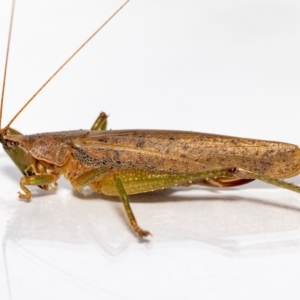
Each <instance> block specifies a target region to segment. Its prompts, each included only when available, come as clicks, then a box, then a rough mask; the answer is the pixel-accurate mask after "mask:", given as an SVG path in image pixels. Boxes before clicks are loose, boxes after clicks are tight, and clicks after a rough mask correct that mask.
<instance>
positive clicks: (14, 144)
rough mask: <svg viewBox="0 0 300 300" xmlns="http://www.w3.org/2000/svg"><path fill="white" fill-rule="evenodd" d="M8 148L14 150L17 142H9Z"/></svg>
mask: <svg viewBox="0 0 300 300" xmlns="http://www.w3.org/2000/svg"><path fill="white" fill-rule="evenodd" d="M6 146H7V148H9V149H12V148H14V147H15V146H16V142H12V141H7V143H6Z"/></svg>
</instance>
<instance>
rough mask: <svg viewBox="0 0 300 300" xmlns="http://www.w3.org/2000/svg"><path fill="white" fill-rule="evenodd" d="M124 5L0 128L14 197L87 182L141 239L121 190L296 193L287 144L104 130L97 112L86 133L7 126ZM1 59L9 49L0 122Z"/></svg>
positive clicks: (298, 155) (299, 159)
mask: <svg viewBox="0 0 300 300" xmlns="http://www.w3.org/2000/svg"><path fill="white" fill-rule="evenodd" d="M128 2H129V1H126V2H125V3H124V4H123V5H122V6H121V7H120V8H119V9H118V10H117V11H116V12H115V13H114V14H113V15H112V16H111V17H110V18H109V19H108V20H107V21H106V22H105V23H104V24H103V25H101V26H100V27H99V28H98V29H97V30H96V32H95V33H94V34H93V35H91V37H89V38H88V39H87V41H86V42H84V43H83V44H82V46H81V47H80V48H79V49H78V50H76V51H75V53H74V54H73V55H71V57H70V58H69V59H68V60H67V61H66V62H65V63H64V64H63V65H62V66H61V67H60V68H59V69H58V70H57V71H56V72H55V73H54V74H53V75H52V76H51V77H50V79H49V80H48V81H46V83H45V84H44V85H43V86H42V87H41V88H40V89H39V90H38V91H37V92H36V93H35V94H34V95H33V97H32V98H30V99H29V100H28V101H27V102H26V103H25V105H24V106H23V107H22V108H21V109H20V110H19V112H18V113H17V114H16V115H15V116H14V117H13V118H12V120H11V121H10V122H9V123H8V125H6V126H5V127H3V128H1V127H0V128H1V131H0V142H1V143H2V145H3V148H4V150H5V152H6V153H7V154H8V155H9V157H10V158H11V159H12V160H13V162H14V163H15V164H16V166H17V167H18V168H19V169H20V171H21V172H22V174H23V176H22V177H21V179H20V187H21V192H19V197H20V198H21V199H23V200H25V201H29V200H30V198H31V192H30V190H29V189H28V186H30V185H33V186H38V187H40V188H41V189H45V190H48V189H52V190H55V189H56V187H57V181H58V179H59V178H60V176H61V175H64V176H65V177H66V178H67V179H68V180H69V181H70V183H71V184H72V186H73V187H74V188H75V189H76V190H78V191H80V190H81V189H82V188H83V187H85V186H89V187H90V188H91V189H92V190H94V191H96V192H98V193H103V194H106V195H112V196H119V198H120V200H121V202H122V203H123V205H124V208H125V212H126V214H127V217H128V220H129V223H130V225H131V227H132V229H133V231H134V232H135V233H136V234H137V235H138V236H139V237H146V236H148V235H149V234H150V233H149V231H147V230H143V229H142V228H141V227H140V226H139V225H138V223H137V221H136V219H135V217H134V214H133V212H132V209H131V206H130V202H129V198H128V195H131V194H138V193H144V192H149V191H154V190H159V189H166V188H171V187H173V186H189V185H192V184H197V185H204V186H209V187H233V186H238V185H243V184H246V183H249V182H251V181H253V180H255V179H258V180H261V181H264V182H266V183H269V184H273V185H276V186H278V187H281V188H285V189H289V190H291V191H295V192H297V193H300V187H298V186H296V185H294V184H291V183H288V182H285V181H283V180H282V179H284V178H289V177H292V176H295V175H297V174H300V149H299V147H297V146H296V145H292V144H288V143H281V142H273V141H264V140H255V139H247V138H239V137H230V136H222V135H214V134H207V133H198V132H184V131H166V130H109V131H106V130H105V129H106V127H107V115H106V114H105V113H104V112H102V113H101V114H100V115H99V117H98V118H97V119H96V121H95V123H94V124H93V125H92V127H91V129H90V130H76V131H62V132H52V133H38V134H33V135H22V134H21V133H20V132H19V131H17V130H15V129H13V128H11V124H12V123H13V121H14V120H15V119H16V118H17V116H18V115H19V114H20V113H21V112H22V111H23V110H24V109H25V107H26V106H27V105H28V104H29V103H30V102H31V101H32V100H33V99H34V97H35V96H36V95H37V94H38V93H39V92H40V91H41V90H42V88H43V87H44V86H45V85H46V84H47V83H48V82H49V81H50V80H51V79H52V78H53V77H54V76H55V75H56V74H57V73H58V72H59V71H60V70H61V69H62V68H63V67H64V66H65V65H66V64H67V63H68V62H69V61H70V60H71V59H72V58H73V57H74V56H75V55H76V54H77V53H78V51H80V50H81V49H82V48H83V47H84V46H85V45H86V44H87V43H88V41H90V40H91V39H92V38H93V37H94V36H95V35H96V34H97V33H98V32H99V31H100V29H101V28H102V27H103V26H104V25H106V24H107V23H108V21H110V20H111V19H112V18H113V17H114V16H115V15H116V14H117V13H118V12H119V11H120V10H121V9H122V8H123V7H124V6H125V5H126V4H127V3H128ZM13 7H14V2H13ZM12 14H13V9H12ZM9 36H11V26H10V33H9ZM8 45H9V42H8ZM8 49H9V47H8ZM7 52H8V51H7ZM7 61H8V53H7V56H6V66H5V71H4V83H3V88H2V98H1V115H0V124H1V119H2V113H3V99H4V87H5V74H6V69H7Z"/></svg>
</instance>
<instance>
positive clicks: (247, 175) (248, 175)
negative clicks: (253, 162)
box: [233, 168, 300, 193]
mask: <svg viewBox="0 0 300 300" xmlns="http://www.w3.org/2000/svg"><path fill="white" fill-rule="evenodd" d="M233 174H234V177H238V178H243V179H258V180H260V181H263V182H266V183H270V184H273V185H276V186H278V187H281V188H283V189H287V190H290V191H293V192H296V193H300V187H299V186H297V185H295V184H293V183H289V182H286V181H284V180H281V179H276V178H273V177H270V176H267V175H262V174H257V173H255V172H251V171H248V170H243V169H238V168H237V169H236V170H235V171H234V172H233Z"/></svg>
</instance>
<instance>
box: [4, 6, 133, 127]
mask: <svg viewBox="0 0 300 300" xmlns="http://www.w3.org/2000/svg"><path fill="white" fill-rule="evenodd" d="M128 2H129V0H126V1H125V2H124V3H123V4H122V5H121V6H120V7H119V8H118V9H117V10H116V11H115V12H114V13H113V14H112V15H111V16H110V17H109V18H108V19H107V20H106V21H105V22H104V23H103V24H102V25H101V26H100V27H99V28H98V29H97V30H96V31H95V32H94V33H93V34H92V35H91V36H90V37H89V38H88V39H87V40H86V41H85V42H84V43H83V44H82V45H81V46H80V47H79V48H78V49H77V50H76V51H75V52H74V53H73V54H72V55H71V56H70V57H69V58H68V59H67V60H66V61H65V62H64V63H63V64H62V65H61V66H60V67H59V68H58V69H57V70H56V71H55V72H54V73H53V74H52V75H51V76H50V77H49V79H48V80H46V81H45V83H44V84H43V85H42V86H41V87H40V88H39V89H38V90H37V91H36V92H35V93H34V94H33V95H32V97H31V98H30V99H29V100H28V101H27V102H26V103H25V104H24V105H23V106H22V108H21V109H20V110H19V111H18V112H17V113H16V115H15V116H14V117H13V118H12V119H11V121H10V122H9V123H8V124H7V125H6V126H5V128H4V131H5V130H7V129H8V128H9V126H10V125H11V124H12V122H13V121H14V120H15V119H16V118H17V117H18V116H19V114H20V113H21V112H22V111H23V110H24V109H25V108H26V107H27V106H28V104H29V103H30V102H31V101H32V100H33V99H34V98H35V97H36V96H37V94H38V93H39V92H40V91H41V90H42V89H43V88H44V87H45V86H46V85H47V84H48V83H49V82H50V81H51V80H52V79H53V78H54V77H55V76H56V75H57V73H58V72H59V71H60V70H61V69H63V67H64V66H65V65H66V64H67V63H68V62H69V61H70V60H71V59H72V58H73V57H74V56H75V55H76V54H77V53H78V52H79V51H80V50H81V49H82V48H83V47H84V46H85V45H86V44H87V43H88V42H89V41H90V40H91V39H92V38H93V37H94V36H95V35H96V34H97V33H98V32H99V31H100V30H101V29H102V28H103V27H104V26H105V25H106V24H107V23H108V22H109V21H110V20H111V19H112V18H113V17H114V16H115V15H116V14H117V13H118V12H119V11H120V10H121V9H122V8H123V7H124V6H125V5H126V4H127V3H128ZM1 113H2V112H1ZM0 124H1V123H0ZM0 128H1V127H0Z"/></svg>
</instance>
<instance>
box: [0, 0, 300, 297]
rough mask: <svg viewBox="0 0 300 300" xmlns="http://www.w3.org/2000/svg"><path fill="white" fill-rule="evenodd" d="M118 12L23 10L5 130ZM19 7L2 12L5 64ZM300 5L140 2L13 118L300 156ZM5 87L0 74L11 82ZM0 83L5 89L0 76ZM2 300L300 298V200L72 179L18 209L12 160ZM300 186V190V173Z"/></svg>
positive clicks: (20, 122) (6, 166)
mask: <svg viewBox="0 0 300 300" xmlns="http://www.w3.org/2000/svg"><path fill="white" fill-rule="evenodd" d="M120 4H121V2H120V1H111V0H110V1H108V0H107V1H99V0H95V1H94V0H85V1H66V0H59V1H33V0H23V1H19V2H18V3H17V6H16V11H15V23H14V32H13V37H12V43H11V56H10V62H9V72H8V76H7V90H6V96H5V106H4V115H3V123H2V126H4V125H6V124H7V122H8V121H9V120H10V118H11V117H12V116H13V115H14V114H15V113H16V111H17V110H18V109H19V108H20V106H21V105H22V104H23V103H24V102H25V101H26V100H27V99H28V98H29V97H30V96H31V95H32V94H33V93H34V92H35V91H36V90H37V88H38V87H40V86H41V84H42V83H43V82H44V81H45V80H46V79H47V78H48V77H49V76H50V75H51V74H52V73H53V72H54V71H55V69H56V68H57V67H58V66H59V65H60V64H61V63H62V62H63V61H64V60H65V59H66V58H67V57H68V56H69V55H70V54H71V53H72V52H73V51H74V50H75V49H76V47H78V46H79V45H80V44H81V43H82V41H83V40H84V39H85V38H87V36H88V35H89V34H90V33H91V32H93V31H94V30H95V29H96V28H97V26H98V25H100V24H101V23H102V22H103V21H104V20H105V19H106V18H107V17H108V16H109V15H110V14H111V13H112V12H113V11H114V10H115V9H116V8H117V7H118V6H119V5H120ZM9 14H10V1H7V0H1V1H0V39H1V43H0V51H1V52H0V57H1V60H0V69H1V70H3V65H4V55H5V54H4V52H5V47H6V39H7V30H8V22H9ZM299 53H300V4H299V1H287V0H285V1H261V0H260V1H252V0H251V1H250V0H249V1H233V0H229V1H222V0H219V1H216V0H213V1H179V0H176V1H175V0H173V1H158V0H151V1H138V0H133V1H131V2H130V3H129V4H128V5H127V6H126V7H125V8H124V9H123V10H122V12H120V14H119V15H118V16H117V17H116V18H115V19H114V20H113V21H112V22H110V23H109V25H108V26H107V27H105V29H103V31H102V32H101V33H100V34H99V35H98V36H97V37H96V38H95V39H94V40H93V41H92V42H91V43H90V44H89V45H88V46H87V47H86V48H85V49H84V50H83V51H82V52H81V53H80V54H79V55H77V57H76V58H75V59H74V60H73V61H72V62H71V63H70V64H69V65H68V66H67V67H66V68H65V69H64V70H63V71H62V72H61V73H60V74H59V75H58V76H57V77H56V78H55V79H54V80H53V81H52V82H51V83H50V84H49V86H47V87H46V88H45V89H44V90H43V91H42V92H41V94H40V95H39V96H38V97H37V98H36V99H35V101H34V102H33V103H32V104H30V106H29V107H28V108H27V109H26V110H25V112H23V113H22V115H21V116H20V117H19V118H18V119H17V120H16V121H15V122H14V124H13V127H15V128H17V129H18V130H20V131H22V132H23V133H26V134H29V133H37V132H45V131H61V130H70V129H80V128H89V127H90V126H91V124H92V123H93V121H94V119H95V118H96V117H97V115H98V113H99V112H100V111H101V110H104V111H105V112H106V113H108V114H109V115H110V117H109V128H111V129H129V128H148V129H149V128H152V129H176V130H193V131H202V132H212V133H219V134H226V135H234V136H245V137H251V138H259V139H270V140H279V141H285V142H290V143H294V144H299V145H300V133H299V105H298V103H299V99H300V87H299V79H300V72H299V70H300V58H299V57H300V54H299ZM1 78H2V75H1ZM1 78H0V79H1ZM0 168H1V175H0V179H1V180H0V235H1V239H2V248H1V254H0V256H1V257H0V298H1V299H5V300H6V299H34V298H35V299H167V298H169V299H182V298H186V299H200V298H202V299H253V298H256V299H266V298H267V297H268V298H273V299H296V298H299V294H300V287H299V278H300V277H299V276H300V196H299V195H297V194H295V193H292V192H290V191H285V190H280V189H278V188H275V187H272V186H267V185H265V184H262V183H259V182H255V183H252V184H249V185H246V186H243V187H240V188H234V189H227V190H225V189H221V190H215V189H205V188H200V187H193V188H187V189H184V188H177V189H174V190H170V191H158V192H154V193H149V194H143V195H138V196H134V197H131V200H132V208H133V210H134V212H135V214H136V217H137V219H138V221H139V223H140V225H141V226H142V227H144V228H145V229H148V230H150V231H151V232H152V234H153V237H152V238H151V239H149V241H148V242H139V241H138V240H137V239H136V238H135V236H134V235H133V234H132V232H131V231H130V229H129V228H128V225H127V223H126V219H125V217H124V213H123V208H122V205H121V203H119V200H118V199H115V198H110V197H106V196H103V195H98V194H95V193H92V194H88V195H85V196H83V195H81V194H79V193H76V192H74V191H73V190H72V189H71V187H70V185H69V183H68V182H66V181H65V180H60V182H59V189H58V191H57V192H56V193H55V194H53V193H51V192H44V191H42V190H40V189H38V188H32V191H33V197H32V201H31V203H29V204H28V203H24V202H21V201H19V200H18V195H17V191H18V190H19V184H18V181H19V178H20V173H19V171H18V170H17V169H15V167H14V166H13V164H12V163H11V162H10V161H9V159H8V158H7V157H6V156H5V154H4V152H3V151H2V150H1V152H0ZM292 181H293V182H295V183H297V184H300V180H299V178H297V177H296V178H293V179H292Z"/></svg>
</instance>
